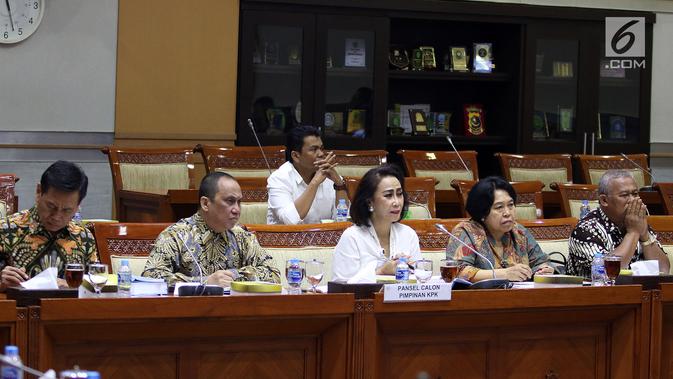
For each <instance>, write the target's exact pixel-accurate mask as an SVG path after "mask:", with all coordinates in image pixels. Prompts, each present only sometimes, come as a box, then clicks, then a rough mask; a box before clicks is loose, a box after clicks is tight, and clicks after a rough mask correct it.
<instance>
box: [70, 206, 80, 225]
mask: <svg viewBox="0 0 673 379" xmlns="http://www.w3.org/2000/svg"><path fill="white" fill-rule="evenodd" d="M72 221H74V222H75V223H76V224H81V223H82V208H81V207H77V212H75V215H74V216H72Z"/></svg>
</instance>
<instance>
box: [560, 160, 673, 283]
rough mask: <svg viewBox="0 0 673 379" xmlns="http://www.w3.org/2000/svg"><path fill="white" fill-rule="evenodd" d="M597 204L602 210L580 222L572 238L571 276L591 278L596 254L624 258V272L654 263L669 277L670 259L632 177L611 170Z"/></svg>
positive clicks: (625, 172) (602, 180) (602, 182)
mask: <svg viewBox="0 0 673 379" xmlns="http://www.w3.org/2000/svg"><path fill="white" fill-rule="evenodd" d="M598 202H599V205H600V206H599V207H598V208H597V209H594V210H593V211H591V212H590V213H589V214H588V215H586V216H585V217H584V218H583V219H582V220H580V222H579V223H578V224H577V226H576V227H575V230H573V233H572V235H571V236H570V240H569V253H570V259H569V261H568V273H569V274H571V275H579V276H584V277H585V278H590V277H591V261H592V260H593V258H594V254H595V253H597V252H601V253H603V254H606V253H612V254H614V255H617V256H620V257H622V268H628V267H629V266H630V264H631V263H633V262H636V261H639V260H650V259H655V260H657V261H659V271H661V272H665V273H668V272H669V269H670V265H669V262H668V258H667V257H666V253H664V251H663V250H662V248H661V245H660V244H659V241H657V235H656V234H654V232H653V231H652V229H651V228H650V227H649V226H648V224H647V207H646V206H645V204H643V201H642V200H641V199H640V197H639V196H638V186H637V185H636V181H635V180H634V179H633V176H632V175H631V173H630V172H628V171H624V170H608V171H607V172H606V173H605V174H603V176H602V177H601V181H600V183H599V185H598Z"/></svg>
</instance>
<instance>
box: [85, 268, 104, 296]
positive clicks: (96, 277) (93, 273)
mask: <svg viewBox="0 0 673 379" xmlns="http://www.w3.org/2000/svg"><path fill="white" fill-rule="evenodd" d="M89 281H91V285H93V289H94V291H95V292H96V296H100V290H101V289H102V288H103V286H104V285H105V283H107V265H106V264H103V263H91V264H90V265H89Z"/></svg>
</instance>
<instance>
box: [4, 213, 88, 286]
mask: <svg viewBox="0 0 673 379" xmlns="http://www.w3.org/2000/svg"><path fill="white" fill-rule="evenodd" d="M97 260H98V254H97V251H96V242H95V241H94V238H93V234H91V232H90V231H89V230H88V229H87V228H85V227H83V226H82V225H80V224H77V223H74V222H72V221H70V222H69V223H68V225H67V226H66V227H65V228H63V229H61V230H59V231H58V232H56V233H51V232H49V231H47V230H46V229H45V228H44V227H43V226H42V224H40V216H39V215H38V214H37V208H36V207H33V208H30V209H28V210H24V211H21V212H18V213H15V214H13V215H10V216H7V218H3V219H0V270H1V269H2V268H4V267H5V266H8V265H9V266H14V267H18V268H21V267H23V268H25V269H26V273H27V274H28V275H29V276H30V277H33V276H35V275H37V274H39V273H40V272H42V271H43V270H45V269H47V268H49V267H51V266H52V265H54V266H55V267H57V268H58V277H59V278H63V276H64V274H65V265H66V264H67V263H82V264H84V265H86V264H87V263H88V262H96V261H97Z"/></svg>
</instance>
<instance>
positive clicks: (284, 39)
mask: <svg viewBox="0 0 673 379" xmlns="http://www.w3.org/2000/svg"><path fill="white" fill-rule="evenodd" d="M279 20H282V23H281V21H279ZM313 20H314V18H313V17H310V16H308V17H306V16H296V15H283V16H282V17H281V16H280V15H278V14H273V15H271V14H269V13H266V12H253V11H250V12H246V13H244V19H243V23H244V27H243V31H244V34H243V35H242V36H241V40H242V44H241V46H242V48H241V59H240V62H241V80H242V81H243V83H245V84H244V85H241V87H240V88H241V96H240V100H241V101H240V104H239V118H238V119H239V125H238V137H239V141H240V142H242V144H246V145H247V144H254V143H255V141H254V136H253V135H252V131H251V130H250V128H249V126H248V125H247V120H248V119H250V120H252V122H253V125H254V128H255V131H256V132H257V134H258V135H259V137H260V140H261V141H262V143H263V144H279V145H282V144H284V143H285V133H286V132H287V130H289V129H290V128H291V127H292V126H293V125H297V124H299V123H302V122H306V121H308V120H306V119H305V118H306V115H307V114H310V112H306V111H305V107H306V106H307V105H308V106H309V109H310V107H311V106H312V103H311V104H306V103H305V97H306V96H305V94H306V93H307V92H310V90H309V91H306V86H307V85H309V86H310V84H311V80H307V79H306V78H309V77H310V76H311V75H312V71H309V70H311V68H310V67H307V64H309V65H312V62H313V59H312V57H311V54H313V49H312V41H314V39H313V30H312V28H313ZM307 41H311V43H309V44H307ZM307 46H308V47H307ZM309 88H310V87H309ZM311 116H312V115H311Z"/></svg>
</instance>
